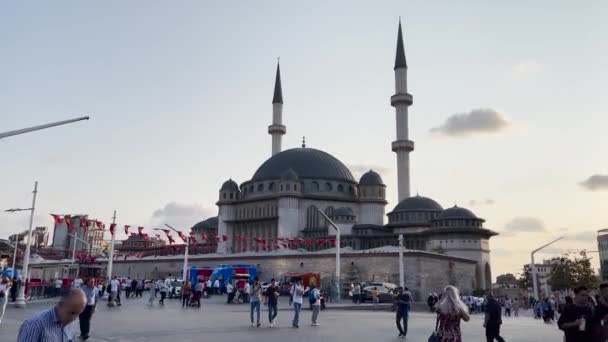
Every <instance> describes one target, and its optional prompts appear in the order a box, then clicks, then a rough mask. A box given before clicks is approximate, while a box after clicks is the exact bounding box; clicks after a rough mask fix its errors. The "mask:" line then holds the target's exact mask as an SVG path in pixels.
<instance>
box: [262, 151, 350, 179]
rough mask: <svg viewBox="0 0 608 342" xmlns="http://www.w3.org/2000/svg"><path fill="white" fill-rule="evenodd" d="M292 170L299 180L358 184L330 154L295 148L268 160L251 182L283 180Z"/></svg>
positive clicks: (348, 171)
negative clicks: (307, 179) (325, 180)
mask: <svg viewBox="0 0 608 342" xmlns="http://www.w3.org/2000/svg"><path fill="white" fill-rule="evenodd" d="M289 169H291V170H292V171H293V172H294V173H295V174H296V175H297V177H299V178H317V179H331V180H339V181H346V182H351V183H356V181H355V179H354V178H353V175H352V174H351V172H350V170H348V168H347V167H346V166H345V165H344V164H343V163H342V162H341V161H339V160H338V159H337V158H335V157H334V156H332V155H331V154H329V153H326V152H323V151H320V150H317V149H314V148H308V147H302V148H293V149H289V150H285V151H283V152H280V153H277V154H275V155H274V156H272V157H270V158H269V159H268V160H266V161H265V162H264V163H263V164H262V165H261V166H260V167H259V168H258V170H257V171H256V172H255V174H254V175H253V177H252V178H251V181H262V180H269V179H281V178H282V176H283V174H284V173H285V172H286V171H288V170H289Z"/></svg>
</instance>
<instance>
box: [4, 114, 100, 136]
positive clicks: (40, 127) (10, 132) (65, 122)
mask: <svg viewBox="0 0 608 342" xmlns="http://www.w3.org/2000/svg"><path fill="white" fill-rule="evenodd" d="M82 120H89V117H88V116H83V117H80V118H76V119H70V120H64V121H57V122H53V123H50V124H45V125H39V126H33V127H28V128H23V129H18V130H14V131H8V132H4V133H0V139H3V138H7V137H12V136H13V135H19V134H24V133H29V132H33V131H39V130H41V129H45V128H51V127H55V126H61V125H66V124H69V123H72V122H76V121H82Z"/></svg>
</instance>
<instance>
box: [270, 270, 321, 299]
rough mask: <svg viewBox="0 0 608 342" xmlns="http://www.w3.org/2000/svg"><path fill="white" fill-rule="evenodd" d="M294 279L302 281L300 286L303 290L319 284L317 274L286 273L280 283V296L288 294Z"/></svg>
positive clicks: (318, 275)
mask: <svg viewBox="0 0 608 342" xmlns="http://www.w3.org/2000/svg"><path fill="white" fill-rule="evenodd" d="M294 278H299V279H302V286H304V288H308V287H311V285H314V286H315V287H317V286H319V285H320V284H321V275H320V274H319V273H291V272H290V273H286V274H285V275H284V276H283V277H282V278H281V281H280V284H281V285H280V291H279V292H280V294H282V295H286V294H289V291H290V289H291V283H292V282H293V279H294Z"/></svg>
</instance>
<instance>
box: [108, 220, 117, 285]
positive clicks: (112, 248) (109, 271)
mask: <svg viewBox="0 0 608 342" xmlns="http://www.w3.org/2000/svg"><path fill="white" fill-rule="evenodd" d="M112 224H116V210H114V216H113V217H112ZM110 235H112V237H111V240H110V259H109V260H108V281H110V280H111V279H112V266H113V264H114V234H113V233H112V232H110Z"/></svg>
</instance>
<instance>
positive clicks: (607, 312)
mask: <svg viewBox="0 0 608 342" xmlns="http://www.w3.org/2000/svg"><path fill="white" fill-rule="evenodd" d="M596 296H597V300H596V305H595V306H594V309H593V316H592V318H591V321H590V322H585V323H586V324H587V325H588V329H589V331H590V334H591V341H593V342H605V341H606V340H608V283H606V282H604V283H601V284H600V288H599V294H596ZM590 298H591V296H590Z"/></svg>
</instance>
